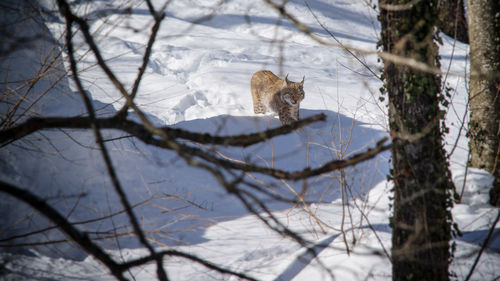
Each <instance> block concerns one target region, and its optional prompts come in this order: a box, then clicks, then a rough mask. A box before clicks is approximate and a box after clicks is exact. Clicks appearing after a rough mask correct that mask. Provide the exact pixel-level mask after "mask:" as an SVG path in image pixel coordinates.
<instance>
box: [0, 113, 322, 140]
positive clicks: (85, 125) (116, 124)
mask: <svg viewBox="0 0 500 281" xmlns="http://www.w3.org/2000/svg"><path fill="white" fill-rule="evenodd" d="M325 119H326V116H325V115H324V114H318V115H314V116H311V117H308V118H304V119H302V120H299V121H297V122H294V123H292V124H290V125H286V126H281V127H278V128H274V129H269V130H266V131H262V132H258V133H252V134H242V135H234V136H214V135H210V134H201V133H194V132H190V131H186V130H182V129H176V128H170V127H161V128H159V129H160V130H162V131H164V133H165V134H166V135H167V137H168V138H169V139H171V140H175V139H178V138H181V139H185V140H190V141H194V142H198V143H202V144H213V145H224V146H243V147H246V146H250V145H253V144H256V143H259V142H263V141H266V140H268V139H271V138H273V137H276V136H280V135H284V134H288V133H290V132H293V131H294V130H296V129H299V128H302V127H304V126H306V125H308V124H311V123H313V122H317V121H324V120H325ZM95 122H96V124H97V125H98V127H99V128H101V129H118V130H122V131H125V132H127V133H130V134H131V135H134V136H140V135H144V134H148V135H151V133H150V132H149V131H148V130H147V129H146V127H145V126H143V125H142V124H139V123H136V122H134V121H131V120H121V119H118V118H102V119H96V120H95ZM91 124H92V122H91V120H90V118H89V117H47V118H31V119H29V120H27V121H26V122H24V123H22V124H19V125H18V126H15V127H12V128H9V129H6V130H3V131H0V133H1V134H0V145H1V146H5V145H6V144H8V143H10V142H13V141H15V140H18V139H20V138H23V137H25V136H27V135H30V134H32V133H34V132H36V131H39V130H45V129H59V128H61V129H63V128H66V129H90V128H91Z"/></svg>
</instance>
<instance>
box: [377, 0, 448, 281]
mask: <svg viewBox="0 0 500 281" xmlns="http://www.w3.org/2000/svg"><path fill="white" fill-rule="evenodd" d="M411 2H415V1H411V0H404V1H399V0H381V4H380V7H381V12H380V21H381V24H382V34H381V35H382V36H381V37H382V39H381V45H382V47H383V50H384V51H385V52H390V53H393V54H397V55H400V56H405V57H412V58H414V59H416V60H419V61H421V62H425V63H427V64H428V65H429V66H431V67H439V58H438V47H437V45H436V44H435V43H434V41H433V40H434V39H435V38H436V36H437V35H436V34H435V32H434V30H435V29H434V26H435V23H436V22H435V21H436V19H437V12H436V11H437V9H436V5H437V3H436V1H435V0H421V1H419V2H417V3H416V4H415V3H411ZM405 4H408V5H405ZM399 7H409V8H405V9H400V8H399ZM383 78H384V80H385V85H384V87H385V92H387V94H388V97H389V118H390V119H389V123H390V130H391V136H392V138H393V148H392V162H393V171H392V177H393V180H394V206H393V208H394V216H393V217H392V218H391V227H392V229H393V232H392V264H393V271H392V272H393V280H433V281H434V280H449V274H448V266H449V260H450V251H449V240H450V236H451V234H450V233H451V229H450V224H451V214H450V212H449V208H450V206H451V204H452V202H451V199H450V196H449V195H450V190H451V188H452V187H453V185H452V182H451V180H450V173H449V171H448V164H447V160H446V157H445V153H444V150H443V147H442V142H441V139H442V134H441V129H440V123H441V119H442V113H441V111H440V108H439V105H440V101H441V100H442V95H441V89H440V76H438V75H433V74H429V73H423V72H419V71H415V70H413V69H411V68H409V67H407V66H403V65H395V64H394V63H392V62H390V61H384V74H383Z"/></svg>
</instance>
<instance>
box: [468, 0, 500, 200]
mask: <svg viewBox="0 0 500 281" xmlns="http://www.w3.org/2000/svg"><path fill="white" fill-rule="evenodd" d="M467 3H468V16H469V37H470V38H472V39H473V40H471V42H470V61H471V73H472V74H471V77H470V87H469V88H470V93H469V102H470V112H471V114H470V122H469V138H470V140H469V147H470V152H471V161H470V164H471V166H472V167H476V168H480V169H485V170H487V171H489V172H490V173H492V174H493V176H494V177H495V181H494V184H493V188H492V189H491V192H490V202H491V204H492V205H494V206H497V207H500V157H499V156H500V143H499V139H500V97H499V96H500V1H499V0H468V2H467Z"/></svg>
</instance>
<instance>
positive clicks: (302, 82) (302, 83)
mask: <svg viewBox="0 0 500 281" xmlns="http://www.w3.org/2000/svg"><path fill="white" fill-rule="evenodd" d="M304 79H306V76H305V75H304V77H302V81H300V85H304Z"/></svg>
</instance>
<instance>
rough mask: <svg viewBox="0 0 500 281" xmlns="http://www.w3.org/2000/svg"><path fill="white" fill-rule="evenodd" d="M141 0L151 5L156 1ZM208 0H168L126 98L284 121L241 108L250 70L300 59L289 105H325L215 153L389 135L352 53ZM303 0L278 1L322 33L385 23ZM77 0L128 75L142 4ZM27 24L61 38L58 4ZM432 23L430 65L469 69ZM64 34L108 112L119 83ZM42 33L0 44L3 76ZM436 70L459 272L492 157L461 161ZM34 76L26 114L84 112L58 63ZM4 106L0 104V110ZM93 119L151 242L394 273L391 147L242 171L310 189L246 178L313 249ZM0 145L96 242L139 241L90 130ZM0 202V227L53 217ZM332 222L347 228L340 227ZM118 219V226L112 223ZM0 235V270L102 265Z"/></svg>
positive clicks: (48, 235)
mask: <svg viewBox="0 0 500 281" xmlns="http://www.w3.org/2000/svg"><path fill="white" fill-rule="evenodd" d="M153 2H154V4H155V7H157V8H160V7H162V5H163V2H164V1H160V0H158V1H153ZM41 3H42V6H43V7H45V8H47V9H49V10H50V9H51V7H53V6H52V5H53V2H52V1H51V0H44V1H41ZM221 3H222V4H220V5H219V3H218V2H217V1H210V0H182V1H180V0H178V1H171V3H170V4H169V5H168V6H167V9H166V12H167V16H166V18H165V20H164V21H163V23H162V25H161V27H160V32H159V35H158V39H157V41H156V42H155V44H154V46H153V49H152V55H151V60H150V62H149V64H148V68H147V70H146V74H145V76H144V79H143V82H142V84H141V87H140V88H139V92H138V95H137V98H136V102H137V104H138V105H139V106H140V108H141V109H143V110H144V111H145V112H146V113H147V114H148V118H149V119H150V120H152V121H153V123H154V124H155V125H158V126H162V125H171V126H174V127H178V128H183V129H187V130H191V131H195V132H209V133H217V134H220V135H234V134H239V133H248V132H257V131H259V130H263V129H267V128H273V127H277V126H279V125H280V123H279V120H278V119H277V118H276V117H274V116H272V115H255V114H253V109H252V101H251V96H250V89H249V82H250V78H251V75H252V74H253V73H254V72H255V71H258V70H260V69H269V70H272V71H273V72H275V73H276V74H278V75H280V76H281V77H283V76H284V75H286V74H287V73H288V74H289V76H288V77H289V79H291V80H293V81H300V80H301V79H302V77H303V76H304V75H305V84H304V87H305V92H306V97H305V99H304V101H303V103H302V104H301V111H300V114H301V117H307V116H311V115H314V114H317V113H324V114H326V115H327V121H326V122H321V123H315V124H312V125H310V126H308V127H306V128H304V129H303V130H302V131H297V132H294V133H291V134H288V135H285V136H280V137H278V138H275V139H273V140H272V141H268V142H266V143H263V144H258V145H254V146H250V147H248V148H244V149H242V148H230V147H214V148H213V149H214V150H216V151H217V152H218V153H220V154H219V155H221V156H223V157H228V158H230V159H234V160H238V161H248V162H251V163H257V164H260V165H269V166H273V167H277V168H280V169H284V170H289V171H294V170H298V169H302V168H305V167H317V166H319V165H321V164H322V163H325V162H327V161H330V160H332V159H338V158H347V157H349V156H350V155H353V154H355V153H358V152H361V151H363V150H365V149H366V148H368V147H372V146H373V145H374V143H375V142H376V141H378V140H380V139H381V138H383V137H385V136H387V132H386V127H387V126H386V123H387V121H386V119H387V118H386V107H385V105H384V104H383V103H381V102H380V101H379V100H378V97H379V92H378V89H379V88H380V87H381V85H382V84H381V82H380V81H379V80H378V79H377V78H376V77H374V76H373V75H371V74H370V73H369V72H368V70H367V69H366V68H364V67H363V66H362V65H361V64H360V63H359V62H357V61H356V60H355V59H354V58H353V57H352V56H351V55H350V54H348V53H346V52H345V51H343V50H342V49H340V48H336V47H332V46H323V45H319V44H318V43H317V42H315V41H313V40H311V39H310V38H308V36H306V35H304V34H302V33H300V32H299V31H298V30H297V28H296V27H295V26H294V25H293V24H292V23H290V22H289V21H287V20H285V19H283V18H280V17H279V15H278V14H277V12H276V11H274V10H273V9H271V8H270V7H269V6H267V5H266V4H265V3H264V2H261V1H244V0H233V1H222V2H221ZM307 3H308V4H309V5H310V7H311V9H312V11H313V12H314V15H313V14H312V13H311V12H310V11H309V9H308V8H307V6H306V5H305V4H304V2H303V1H298V0H296V1H295V0H294V1H290V2H289V3H288V4H287V6H286V7H287V10H288V11H289V12H290V13H292V14H293V15H294V16H296V17H297V18H298V19H299V20H301V21H302V22H303V23H305V24H307V25H308V26H309V27H310V28H311V30H312V31H313V32H314V33H315V34H316V35H317V36H320V37H321V38H323V39H324V40H327V41H331V42H334V41H333V40H332V39H331V38H330V37H329V35H328V33H327V32H325V31H324V30H323V29H322V28H321V26H320V25H319V24H318V23H317V22H316V19H315V16H316V17H317V18H318V19H319V21H320V22H321V23H322V24H324V25H325V26H327V27H328V28H329V30H330V31H331V32H332V33H333V34H334V35H335V36H337V38H338V39H339V40H341V41H342V42H343V43H344V44H346V45H350V46H355V47H356V48H361V49H366V50H367V51H375V50H376V43H377V41H378V39H377V36H378V33H379V28H380V27H379V24H378V22H377V19H376V11H375V10H374V9H372V8H371V7H370V6H369V5H368V4H367V3H366V2H365V1H361V0H308V1H307ZM117 7H118V8H119V11H118V12H117V11H116V10H115V8H117ZM128 7H130V8H131V9H130V10H129V9H127V8H128ZM74 8H75V11H78V13H79V14H80V15H86V16H87V17H88V19H89V22H90V23H91V29H92V32H93V33H94V34H95V37H96V39H97V42H98V45H99V48H100V49H101V51H102V53H103V56H104V57H105V58H106V59H107V61H108V63H109V65H110V67H111V69H112V70H113V71H114V72H115V74H116V75H117V77H118V78H119V80H120V81H121V82H123V83H124V84H125V85H126V86H127V87H128V88H131V87H132V83H133V81H134V79H135V77H136V75H137V69H138V67H139V66H140V65H141V61H142V55H143V54H144V51H145V46H146V42H147V40H148V37H149V33H150V28H151V26H152V23H153V21H152V18H151V16H150V15H149V12H148V10H147V6H146V4H145V3H142V1H127V0H123V1H112V2H107V1H96V2H93V1H92V2H87V1H80V2H78V4H75V6H74ZM25 24H26V25H27V26H26V28H27V29H28V30H39V29H43V30H46V31H47V32H48V31H49V30H50V34H51V35H52V36H53V37H54V38H55V39H56V40H63V39H58V38H61V36H62V31H63V30H64V22H63V21H62V20H61V19H60V18H58V17H57V14H52V15H51V16H46V17H45V24H46V28H47V29H45V27H43V25H42V24H41V23H40V22H38V23H37V22H29V21H28V22H27V23H25ZM443 41H444V45H443V46H440V53H441V57H442V68H443V70H447V69H448V68H449V69H450V71H451V72H452V73H464V72H465V71H466V69H467V61H466V57H467V52H468V46H467V45H464V44H461V43H458V42H456V43H455V42H453V40H451V39H449V38H447V37H444V38H443ZM61 42H62V41H61ZM75 42H77V45H78V46H79V48H78V49H77V54H78V57H79V58H80V60H79V69H80V71H81V77H82V78H83V80H84V84H85V87H86V89H87V90H88V92H89V93H90V94H91V97H92V99H93V103H94V106H95V107H96V108H97V109H98V111H97V112H98V114H99V116H106V115H109V114H112V113H114V112H116V110H118V109H120V108H121V105H122V104H123V103H124V100H123V99H122V97H121V95H120V94H119V93H118V92H117V91H116V89H115V88H114V86H113V84H112V83H111V82H110V81H109V80H108V79H107V78H106V76H105V75H104V73H103V72H102V71H101V70H100V69H99V67H98V66H97V65H96V64H95V58H94V56H93V55H92V54H90V53H89V52H88V51H89V50H88V47H87V46H86V45H84V44H83V38H82V37H81V36H79V35H77V36H76V37H75ZM78 43H81V44H78ZM45 44H49V43H48V42H45V41H43V42H40V43H39V45H36V46H37V47H40V46H45ZM49 45H50V44H49ZM45 48H47V47H46V46H45V47H44V51H40V49H39V48H31V49H23V50H19V51H18V52H16V53H14V54H13V55H11V56H10V58H9V60H6V61H3V62H2V67H3V68H2V71H3V72H2V73H1V74H2V77H1V79H5V75H6V73H7V71H6V70H5V69H6V67H5V66H6V65H8V69H9V78H10V79H12V81H14V79H13V78H12V77H17V78H20V79H19V80H21V78H22V77H24V78H26V77H25V76H26V75H28V76H29V75H31V74H32V73H33V72H36V70H37V68H36V67H37V62H38V61H41V58H42V57H44V54H45V53H46V52H47V53H48V52H49V51H46V50H45ZM49 49H50V48H49ZM359 57H360V59H361V60H363V61H365V62H366V64H367V65H369V66H370V67H371V68H372V69H373V70H375V71H377V68H378V67H379V66H380V65H379V64H378V63H377V58H376V56H374V55H365V56H362V55H359ZM27 66H32V67H30V68H29V69H28V67H27ZM27 69H28V70H27ZM23 75H24V76H23ZM47 79H48V78H47ZM446 79H447V80H446V82H447V83H448V84H449V86H451V87H453V88H455V89H456V91H454V92H453V93H452V100H451V105H450V109H449V111H448V115H447V123H448V126H449V127H450V133H449V134H448V135H447V136H446V148H447V151H448V152H449V153H450V154H451V156H450V162H451V169H452V174H453V179H454V182H455V184H456V186H457V189H458V192H459V193H462V190H463V194H464V197H463V204H457V205H456V206H455V207H454V208H453V216H454V219H455V221H456V222H457V224H458V226H459V228H460V229H461V231H462V232H463V234H464V235H463V236H462V237H457V238H456V239H455V240H454V242H455V243H456V251H455V259H454V260H453V263H452V267H451V270H452V272H453V273H454V274H456V278H457V279H458V280H463V279H464V278H465V276H466V275H467V274H468V271H469V269H470V267H471V265H472V263H473V261H474V258H475V257H476V253H477V251H478V249H479V245H480V244H481V243H482V241H483V239H484V238H485V237H486V235H487V232H488V229H489V228H490V226H491V223H492V221H493V219H494V218H495V217H496V214H497V210H495V209H493V208H490V207H488V205H487V204H486V203H487V198H488V194H487V191H488V188H489V186H490V185H491V182H492V178H491V175H489V174H488V173H485V172H484V171H480V170H477V169H471V168H469V169H468V170H467V176H465V174H466V167H465V163H466V161H467V139H466V138H465V136H464V135H465V131H464V128H463V127H462V126H461V124H462V120H466V119H464V116H465V117H466V102H467V99H466V91H465V87H466V81H464V78H463V77H460V76H456V75H449V76H447V77H446ZM43 81H45V80H43V79H42V82H43ZM44 83H45V82H44ZM47 83H48V82H47ZM48 84H50V83H48ZM11 86H12V85H11ZM46 88H47V85H45V84H43V83H42V84H37V87H36V88H35V90H34V91H33V93H31V94H30V96H29V98H30V101H32V100H34V99H36V98H38V97H41V98H40V102H38V103H37V104H36V106H34V107H33V108H32V109H31V112H32V115H42V116H74V115H78V114H82V113H84V112H85V111H84V107H83V105H82V102H81V100H80V98H79V96H78V94H77V93H76V92H75V87H74V85H73V84H72V82H71V81H69V80H65V79H64V80H62V81H61V82H59V83H58V85H57V87H55V88H53V89H51V90H49V91H48V94H46V95H44V96H42V93H43V92H44V89H46ZM3 90H4V91H5V89H3ZM5 108H6V107H5V106H4V105H3V106H2V107H0V110H5ZM3 114H4V113H3V112H2V115H3ZM132 118H133V116H132ZM103 134H104V137H105V139H113V138H117V139H116V140H114V141H109V142H107V147H108V148H109V150H110V151H111V157H112V160H113V163H114V165H115V168H116V170H117V172H118V176H119V179H120V181H121V182H122V184H123V186H124V187H125V189H126V192H127V194H128V196H129V199H130V200H131V201H132V204H136V205H137V206H136V207H135V209H134V211H135V212H136V214H137V216H138V217H139V218H140V222H141V225H142V227H143V228H144V230H145V231H146V234H147V236H148V237H149V238H150V241H152V242H153V243H154V244H155V245H156V246H157V247H159V249H160V248H161V247H171V248H173V249H177V250H180V251H184V252H187V253H191V254H195V255H198V256H200V257H202V258H205V259H207V260H210V261H212V262H214V263H216V264H219V265H223V266H224V267H228V268H231V269H232V270H236V271H240V272H244V273H246V274H248V275H250V276H252V277H255V278H257V279H260V280H332V278H333V277H335V279H336V280H390V279H391V265H390V261H389V259H388V258H387V257H386V256H385V252H386V251H389V252H390V246H391V245H390V244H391V229H390V228H389V226H388V218H389V216H390V208H389V204H390V201H389V198H388V197H389V196H390V191H389V190H390V187H391V184H390V182H387V181H386V175H387V173H388V171H389V165H390V163H389V157H390V154H389V153H388V152H386V153H382V154H380V155H379V156H378V157H376V158H375V159H372V160H370V161H368V162H366V163H362V164H359V165H357V166H356V167H354V168H350V169H347V170H345V171H344V173H342V174H340V173H338V172H334V173H330V174H327V175H322V176H318V177H316V178H314V179H311V180H308V181H298V182H291V181H276V180H271V179H270V178H269V177H265V176H262V175H259V174H251V175H247V176H246V177H247V178H246V179H247V180H248V181H252V182H253V183H258V184H262V185H264V186H266V187H267V188H269V190H272V191H273V192H276V193H278V194H280V195H283V196H287V197H289V198H293V197H294V194H295V192H297V193H301V192H303V195H304V198H305V199H306V200H307V201H308V202H313V203H311V204H308V205H307V206H306V205H297V206H292V205H290V204H287V203H283V202H275V201H272V200H270V199H269V198H268V197H266V196H265V195H262V194H258V196H259V198H261V199H264V200H266V203H267V204H268V207H269V208H271V209H272V210H273V214H274V215H275V216H277V217H278V218H279V219H280V220H281V221H282V222H283V223H284V224H285V225H286V226H287V227H289V228H290V229H292V230H294V231H296V232H297V233H300V234H301V235H302V236H303V237H304V238H306V239H308V240H309V241H312V242H314V243H315V244H316V246H315V250H316V252H317V253H318V254H317V257H313V256H311V254H310V253H309V252H307V251H306V250H305V249H304V248H303V247H301V246H300V245H298V244H297V243H295V242H294V241H291V239H289V238H284V237H282V236H280V235H278V234H277V233H276V232H274V231H272V230H271V229H269V228H268V227H267V226H265V225H264V224H263V223H262V222H261V221H260V220H259V219H258V218H257V217H256V216H253V215H250V214H249V212H248V211H247V210H246V208H244V206H242V204H241V203H240V202H239V201H238V199H237V198H235V197H234V196H231V195H228V194H227V193H226V191H225V190H224V189H223V188H222V187H220V186H219V184H218V183H217V181H216V180H215V179H214V178H213V177H212V176H211V175H210V174H209V173H207V172H205V171H203V170H200V169H197V168H194V167H190V166H189V165H187V164H186V163H185V162H184V161H183V160H182V159H181V158H179V157H178V156H177V155H176V154H175V153H173V152H171V151H166V150H160V149H157V148H154V147H151V146H148V145H145V144H143V143H141V142H140V141H138V140H134V139H130V138H120V137H123V136H124V134H123V133H120V132H117V131H110V130H108V131H103ZM49 140H50V141H49ZM193 145H196V144H193ZM27 148H29V149H27ZM0 155H1V158H0V179H2V180H4V181H8V182H12V183H14V184H16V185H18V186H21V187H24V188H27V189H29V190H31V191H33V192H34V193H36V194H37V195H39V196H41V197H42V198H44V199H46V200H47V202H49V203H50V204H51V205H52V206H54V207H55V208H57V209H58V210H59V211H60V212H61V213H62V214H64V215H65V216H66V217H67V218H68V219H69V220H70V221H72V222H85V221H87V220H93V219H96V218H103V219H101V220H98V221H95V222H86V223H81V224H78V227H79V228H80V229H81V230H82V231H87V232H89V233H90V234H92V235H93V237H96V238H108V239H102V240H100V242H99V243H100V245H102V246H103V247H105V248H106V249H107V250H108V251H109V253H110V254H112V255H113V257H115V258H116V259H117V260H120V261H121V260H129V259H132V258H137V257H141V256H144V255H146V254H147V253H148V252H147V251H146V250H145V249H144V248H142V246H141V245H140V244H139V243H138V242H137V239H135V238H134V237H130V236H127V235H126V234H127V233H128V232H130V231H131V228H130V226H129V223H128V220H127V218H126V216H125V215H124V214H123V213H120V214H116V213H118V212H120V211H121V209H122V207H121V204H120V203H119V202H120V201H119V199H118V198H117V195H116V194H115V192H114V189H113V188H112V185H111V184H110V180H109V176H108V175H107V173H106V169H105V166H104V163H103V161H102V158H101V155H100V153H99V151H98V150H97V149H96V144H95V141H94V137H93V135H92V133H91V132H90V131H78V130H64V131H62V130H53V131H44V132H42V133H40V134H34V135H33V136H30V137H29V138H27V140H26V141H23V142H18V143H13V144H10V145H8V146H5V147H2V148H1V149H0ZM292 190H293V191H292ZM343 193H346V194H347V195H348V196H349V198H350V200H349V202H345V203H346V204H342V195H343ZM346 194H344V195H346ZM0 211H1V212H2V214H4V215H3V216H2V217H1V218H0V226H1V229H0V238H2V239H4V238H6V237H10V236H12V235H15V234H22V233H26V232H29V231H34V230H39V229H43V228H45V227H47V226H48V225H51V224H50V223H49V222H47V220H46V219H45V218H43V217H41V216H40V215H38V214H36V213H33V212H32V210H31V209H30V208H28V207H27V206H25V205H22V204H19V203H18V202H16V201H14V200H12V198H8V197H6V196H5V195H2V196H1V197H0ZM5 214H6V215H5ZM111 214H115V215H113V216H110V215H111ZM104 217H107V218H104ZM340 229H344V230H345V231H344V233H345V235H343V233H342V232H341V231H339V230H340ZM495 233H496V236H494V237H493V239H492V241H491V242H490V245H489V246H488V248H487V250H486V251H485V252H484V253H483V255H482V257H481V260H480V262H479V264H478V267H477V269H476V270H475V273H474V275H472V278H471V280H498V278H499V276H500V238H499V237H498V233H499V230H498V228H497V229H496V232H495ZM116 234H123V235H124V236H123V237H121V238H119V239H114V238H112V239H109V236H115V235H116ZM63 238H64V236H63V235H62V234H61V233H59V232H58V231H57V230H48V231H45V232H44V233H43V234H37V235H31V236H28V237H21V238H18V239H15V240H9V241H3V242H2V243H3V244H6V243H10V244H16V243H20V244H29V243H36V242H40V241H47V240H51V241H53V240H58V239H63ZM346 245H347V246H348V248H349V253H348V252H347V250H346ZM0 249H2V252H1V253H0V277H1V278H6V279H7V280H113V277H112V276H111V275H110V274H109V273H108V272H107V270H106V268H105V267H104V266H102V265H101V264H100V263H99V262H98V261H96V260H95V259H94V258H92V257H90V256H87V255H86V254H85V253H83V252H82V251H81V250H79V249H78V248H77V247H76V246H74V245H72V244H70V243H57V244H55V245H43V246H32V247H30V246H29V245H28V246H26V247H24V248H22V250H16V251H14V250H12V249H6V248H0ZM4 250H5V251H4ZM165 267H166V270H167V273H168V275H169V277H170V278H171V279H172V280H210V279H215V280H234V277H233V278H231V277H228V276H223V275H220V274H218V273H215V272H213V271H210V270H209V269H207V268H205V267H203V266H201V265H198V264H194V263H192V262H189V261H187V260H185V259H182V258H168V259H166V260H165ZM129 274H130V276H134V277H135V280H151V278H154V277H155V275H156V270H155V265H146V266H142V267H138V268H134V269H132V270H131V271H130V272H129Z"/></svg>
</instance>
